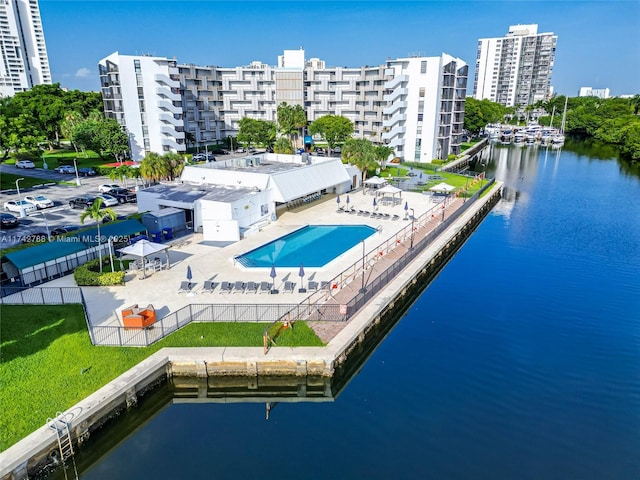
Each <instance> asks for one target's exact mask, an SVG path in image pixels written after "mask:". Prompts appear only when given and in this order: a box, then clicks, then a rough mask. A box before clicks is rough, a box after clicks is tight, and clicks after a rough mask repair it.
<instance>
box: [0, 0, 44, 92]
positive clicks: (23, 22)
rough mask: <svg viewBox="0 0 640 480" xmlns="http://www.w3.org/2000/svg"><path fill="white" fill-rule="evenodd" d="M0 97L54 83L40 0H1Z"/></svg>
mask: <svg viewBox="0 0 640 480" xmlns="http://www.w3.org/2000/svg"><path fill="white" fill-rule="evenodd" d="M0 51H1V52H2V62H0V97H11V96H13V95H15V94H16V93H18V92H24V91H26V90H29V89H30V88H31V87H33V86H34V85H40V84H51V71H50V70H49V59H48V57H47V46H46V44H45V41H44V32H43V30H42V21H41V20H40V7H39V6H38V0H0Z"/></svg>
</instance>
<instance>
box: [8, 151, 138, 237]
mask: <svg viewBox="0 0 640 480" xmlns="http://www.w3.org/2000/svg"><path fill="white" fill-rule="evenodd" d="M5 173H11V174H14V175H19V176H21V177H35V178H41V179H42V181H43V186H42V187H35V188H20V196H21V197H23V198H24V196H25V195H30V194H35V193H38V194H41V195H44V196H46V197H47V198H50V199H51V200H53V202H54V204H55V206H54V207H53V208H47V209H45V210H38V211H37V212H32V213H31V214H29V215H28V216H26V217H25V218H21V219H20V226H19V227H17V228H12V229H6V230H4V229H3V230H2V235H1V237H0V248H2V249H4V248H8V247H11V246H14V245H17V244H20V243H21V242H22V240H23V239H24V237H26V236H27V235H29V234H34V233H38V234H44V235H45V236H46V234H47V227H48V229H49V231H51V230H53V229H54V228H57V227H62V226H65V225H81V223H80V214H81V213H82V210H80V209H76V210H73V209H71V208H70V207H69V200H70V199H72V198H73V197H76V196H78V195H87V194H88V195H96V194H98V193H99V192H98V186H99V185H101V184H103V183H118V182H112V181H111V180H109V179H108V178H106V177H101V176H96V177H80V186H77V185H76V184H75V180H76V179H75V176H74V175H65V174H61V173H56V172H54V171H53V170H43V169H41V168H35V169H30V170H24V169H21V168H16V167H15V166H13V165H5V164H4V163H2V164H0V174H5ZM58 181H66V182H69V184H57V183H54V184H51V182H58ZM127 186H129V187H132V186H133V181H132V180H129V183H128V185H127ZM17 199H18V192H17V191H16V190H15V189H14V190H4V191H1V192H0V205H2V206H4V202H6V201H8V200H17ZM112 208H113V209H114V210H115V211H116V213H117V214H118V215H129V214H131V213H136V212H137V211H138V207H137V205H136V204H135V203H128V204H124V205H117V206H115V207H112ZM3 211H4V210H3ZM11 213H13V214H14V215H15V216H18V214H17V213H15V212H11ZM92 224H93V222H91V221H87V222H85V225H86V226H90V225H92Z"/></svg>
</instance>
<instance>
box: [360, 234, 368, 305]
mask: <svg viewBox="0 0 640 480" xmlns="http://www.w3.org/2000/svg"><path fill="white" fill-rule="evenodd" d="M360 241H361V242H362V287H360V293H362V294H363V295H364V294H365V293H366V291H367V289H366V288H364V256H365V251H364V240H360Z"/></svg>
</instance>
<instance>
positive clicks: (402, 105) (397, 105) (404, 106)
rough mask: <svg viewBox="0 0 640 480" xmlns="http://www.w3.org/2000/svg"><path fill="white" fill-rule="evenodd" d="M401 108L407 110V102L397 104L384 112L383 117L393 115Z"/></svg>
mask: <svg viewBox="0 0 640 480" xmlns="http://www.w3.org/2000/svg"><path fill="white" fill-rule="evenodd" d="M401 108H407V102H395V103H393V104H392V105H390V106H388V107H387V108H385V109H384V110H383V111H382V114H383V115H393V114H394V113H396V112H397V111H398V110H399V109H401Z"/></svg>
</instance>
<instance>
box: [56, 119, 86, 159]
mask: <svg viewBox="0 0 640 480" xmlns="http://www.w3.org/2000/svg"><path fill="white" fill-rule="evenodd" d="M82 121H83V118H82V116H81V115H80V114H79V113H78V112H76V111H73V110H72V111H70V112H67V113H66V115H65V116H64V119H63V120H62V122H61V124H60V132H61V133H62V136H63V138H66V139H68V140H69V141H70V142H71V146H72V147H73V149H74V150H75V151H76V153H78V145H77V144H76V142H74V141H73V133H74V130H75V128H76V126H77V125H78V124H80V123H81V122H82Z"/></svg>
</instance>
